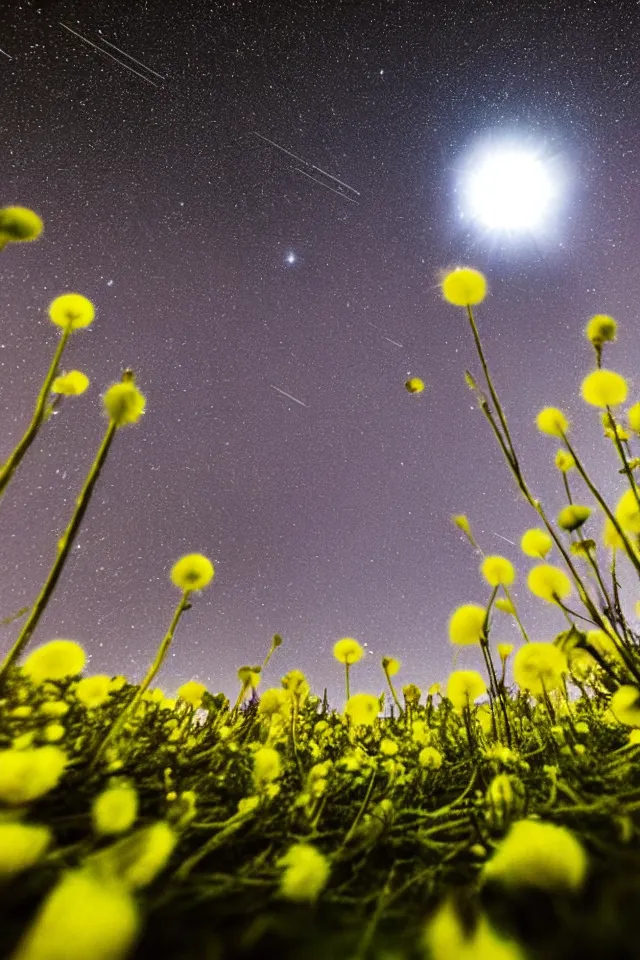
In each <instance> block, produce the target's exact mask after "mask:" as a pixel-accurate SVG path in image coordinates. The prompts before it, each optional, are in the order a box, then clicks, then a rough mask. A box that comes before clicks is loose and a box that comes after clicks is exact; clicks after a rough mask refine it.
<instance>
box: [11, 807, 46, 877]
mask: <svg viewBox="0 0 640 960" xmlns="http://www.w3.org/2000/svg"><path fill="white" fill-rule="evenodd" d="M51 840H52V836H51V831H50V830H49V828H48V827H44V826H40V825H38V824H34V823H20V822H18V821H16V822H11V821H9V822H7V823H2V822H0V879H3V880H7V879H8V878H9V877H13V876H15V875H16V874H17V873H22V871H23V870H28V869H29V868H30V867H32V866H33V865H34V864H35V863H37V862H38V860H39V859H40V857H41V856H42V855H43V854H44V853H45V851H46V849H47V847H48V846H49V844H50V843H51Z"/></svg>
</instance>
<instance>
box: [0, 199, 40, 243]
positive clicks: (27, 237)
mask: <svg viewBox="0 0 640 960" xmlns="http://www.w3.org/2000/svg"><path fill="white" fill-rule="evenodd" d="M43 229H44V224H43V222H42V220H41V218H40V217H39V216H38V214H37V213H34V211H33V210H29V209H28V207H3V208H2V209H1V210H0V247H1V246H2V245H3V244H4V243H25V242H29V241H31V240H37V238H38V237H39V236H40V234H41V233H42V231H43Z"/></svg>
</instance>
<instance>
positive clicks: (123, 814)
mask: <svg viewBox="0 0 640 960" xmlns="http://www.w3.org/2000/svg"><path fill="white" fill-rule="evenodd" d="M137 816H138V794H137V791H136V789H135V787H134V786H133V785H131V784H128V783H121V784H117V785H116V786H113V787H107V789H106V790H103V791H102V793H100V794H98V796H97V797H96V798H95V800H94V801H93V806H92V808H91V818H92V822H93V829H94V830H95V832H96V833H97V834H98V835H100V836H107V835H109V834H116V833H125V832H126V831H127V830H129V829H130V828H131V827H132V826H133V824H134V823H135V819H136V817H137Z"/></svg>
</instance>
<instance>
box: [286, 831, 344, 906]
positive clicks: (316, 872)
mask: <svg viewBox="0 0 640 960" xmlns="http://www.w3.org/2000/svg"><path fill="white" fill-rule="evenodd" d="M278 866H281V867H284V872H283V874H282V877H281V879H280V893H281V894H282V896H283V897H286V898H287V900H295V901H300V902H304V901H308V902H310V903H312V902H313V901H315V900H317V898H318V896H319V894H320V893H321V892H322V891H323V890H324V888H325V886H326V884H327V880H328V879H329V873H330V870H331V868H330V865H329V861H328V860H327V858H326V857H325V856H324V854H323V853H321V852H320V850H318V849H317V848H316V847H314V846H313V845H312V844H310V843H294V844H293V846H291V847H289V849H288V850H287V852H286V853H285V855H284V856H283V857H281V858H280V860H279V861H278Z"/></svg>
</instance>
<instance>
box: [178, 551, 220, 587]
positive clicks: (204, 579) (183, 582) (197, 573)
mask: <svg viewBox="0 0 640 960" xmlns="http://www.w3.org/2000/svg"><path fill="white" fill-rule="evenodd" d="M214 576H215V570H214V568H213V564H212V563H211V561H210V560H207V558H206V557H205V556H203V555H202V554H201V553H188V554H186V556H184V557H181V558H180V560H178V561H177V562H176V563H174V565H173V567H172V568H171V581H172V583H174V584H175V586H176V587H178V589H179V590H183V591H187V590H188V591H189V592H190V591H191V590H204V588H205V587H206V586H207V585H208V584H209V583H211V581H212V580H213V578H214Z"/></svg>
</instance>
